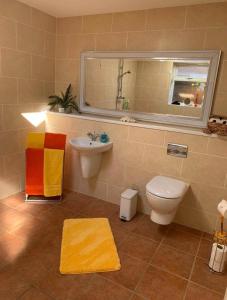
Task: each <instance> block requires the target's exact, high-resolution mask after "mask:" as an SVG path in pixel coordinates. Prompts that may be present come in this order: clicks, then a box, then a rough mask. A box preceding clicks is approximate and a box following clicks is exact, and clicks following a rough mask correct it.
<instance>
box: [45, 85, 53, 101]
mask: <svg viewBox="0 0 227 300" xmlns="http://www.w3.org/2000/svg"><path fill="white" fill-rule="evenodd" d="M44 85H45V92H44V94H45V98H46V100H47V97H49V96H50V95H53V94H54V93H55V82H54V81H51V82H45V83H44ZM48 101H49V99H48Z"/></svg>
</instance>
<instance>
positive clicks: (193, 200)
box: [182, 184, 227, 214]
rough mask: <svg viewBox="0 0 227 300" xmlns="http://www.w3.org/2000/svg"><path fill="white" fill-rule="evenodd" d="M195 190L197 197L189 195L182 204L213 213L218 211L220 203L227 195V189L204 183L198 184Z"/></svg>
mask: <svg viewBox="0 0 227 300" xmlns="http://www.w3.org/2000/svg"><path fill="white" fill-rule="evenodd" d="M192 187H193V185H192ZM194 190H195V194H196V197H187V199H185V201H184V202H183V203H182V205H184V206H187V207H192V208H194V209H198V210H202V211H207V212H209V213H213V214H216V213H217V205H218V203H219V202H220V201H221V200H222V199H226V196H227V189H224V188H217V187H212V186H208V185H203V184H198V185H197V187H196V189H195V188H194Z"/></svg>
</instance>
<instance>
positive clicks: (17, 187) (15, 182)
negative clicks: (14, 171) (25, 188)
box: [0, 175, 21, 199]
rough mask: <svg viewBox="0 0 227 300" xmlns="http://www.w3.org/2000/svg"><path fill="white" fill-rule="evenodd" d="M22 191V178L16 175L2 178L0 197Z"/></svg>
mask: <svg viewBox="0 0 227 300" xmlns="http://www.w3.org/2000/svg"><path fill="white" fill-rule="evenodd" d="M20 191H21V178H20V176H18V175H16V176H13V177H10V178H5V177H4V178H1V179H0V199H3V198H5V197H8V196H10V195H12V194H16V193H18V192H20Z"/></svg>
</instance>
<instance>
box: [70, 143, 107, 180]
mask: <svg viewBox="0 0 227 300" xmlns="http://www.w3.org/2000/svg"><path fill="white" fill-rule="evenodd" d="M69 143H70V145H71V146H72V148H73V149H74V150H76V151H78V152H79V154H80V165H81V170H82V176H83V177H84V178H91V177H94V176H95V175H96V174H97V173H98V171H99V168H100V165H101V161H102V155H103V152H106V151H108V150H110V149H111V148H112V147H113V143H112V142H108V143H101V142H99V141H92V140H91V139H90V138H88V137H77V138H72V139H70V140H69Z"/></svg>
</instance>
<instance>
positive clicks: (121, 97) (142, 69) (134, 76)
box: [85, 58, 209, 117]
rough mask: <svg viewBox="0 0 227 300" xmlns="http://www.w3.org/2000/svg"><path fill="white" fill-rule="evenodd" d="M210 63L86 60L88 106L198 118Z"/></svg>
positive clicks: (151, 60) (167, 60) (154, 60)
mask: <svg viewBox="0 0 227 300" xmlns="http://www.w3.org/2000/svg"><path fill="white" fill-rule="evenodd" d="M208 71H209V61H199V60H198V61H196V60H193V61H192V60H176V59H145V60H141V59H140V60H138V59H136V60H135V59H123V58H119V59H106V58H103V59H87V60H86V81H85V82H86V88H85V97H86V102H87V104H88V105H90V106H93V107H96V108H101V109H111V110H113V109H114V110H117V111H135V112H146V113H158V114H173V115H184V116H194V117H200V115H201V108H202V105H203V101H204V93H205V87H206V83H207V77H208Z"/></svg>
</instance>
